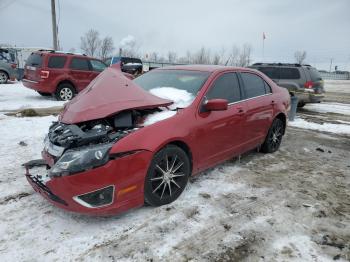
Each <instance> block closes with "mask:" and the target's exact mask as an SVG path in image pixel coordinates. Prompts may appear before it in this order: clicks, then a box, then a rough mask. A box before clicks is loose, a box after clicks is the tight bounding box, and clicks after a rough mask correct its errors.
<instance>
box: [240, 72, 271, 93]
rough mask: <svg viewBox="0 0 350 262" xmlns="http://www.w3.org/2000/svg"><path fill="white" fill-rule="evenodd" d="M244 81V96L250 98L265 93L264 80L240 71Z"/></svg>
mask: <svg viewBox="0 0 350 262" xmlns="http://www.w3.org/2000/svg"><path fill="white" fill-rule="evenodd" d="M241 76H242V80H243V83H244V90H245V95H246V98H252V97H256V96H261V95H265V94H266V91H265V89H266V87H265V81H264V80H263V79H262V78H261V77H260V76H257V75H255V74H251V73H241Z"/></svg>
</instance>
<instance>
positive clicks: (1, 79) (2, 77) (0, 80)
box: [0, 71, 9, 84]
mask: <svg viewBox="0 0 350 262" xmlns="http://www.w3.org/2000/svg"><path fill="white" fill-rule="evenodd" d="M8 80H9V76H8V75H7V73H6V72H5V71H0V84H6V83H7V81H8Z"/></svg>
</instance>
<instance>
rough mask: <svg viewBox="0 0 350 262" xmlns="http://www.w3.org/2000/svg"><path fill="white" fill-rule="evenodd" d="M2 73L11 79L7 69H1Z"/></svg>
mask: <svg viewBox="0 0 350 262" xmlns="http://www.w3.org/2000/svg"><path fill="white" fill-rule="evenodd" d="M0 72H4V73H5V74H6V75H7V78H8V79H9V78H10V73H9V72H7V70H6V69H4V68H0Z"/></svg>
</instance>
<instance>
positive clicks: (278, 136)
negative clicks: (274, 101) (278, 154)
mask: <svg viewBox="0 0 350 262" xmlns="http://www.w3.org/2000/svg"><path fill="white" fill-rule="evenodd" d="M271 131H272V132H271V133H270V137H269V143H270V146H271V149H272V150H273V151H275V150H277V149H278V147H279V146H280V144H281V141H282V136H283V124H282V122H281V121H277V122H275V124H274V125H273V126H272V130H271Z"/></svg>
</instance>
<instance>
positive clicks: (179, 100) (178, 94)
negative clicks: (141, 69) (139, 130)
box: [144, 87, 195, 126]
mask: <svg viewBox="0 0 350 262" xmlns="http://www.w3.org/2000/svg"><path fill="white" fill-rule="evenodd" d="M149 92H150V93H151V94H153V95H155V96H158V97H161V98H164V99H169V100H172V101H173V102H174V103H173V104H171V105H170V106H168V107H167V108H162V111H160V112H156V113H153V114H151V115H148V116H147V117H146V119H145V121H144V126H148V125H152V124H154V123H156V122H159V121H161V120H164V119H167V118H169V117H172V116H174V115H176V113H177V111H176V109H177V108H185V107H187V106H189V105H190V104H191V103H192V102H193V100H194V98H195V97H194V96H193V95H192V94H191V93H189V92H187V91H186V90H181V89H177V88H174V87H156V88H153V89H151V90H149Z"/></svg>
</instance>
